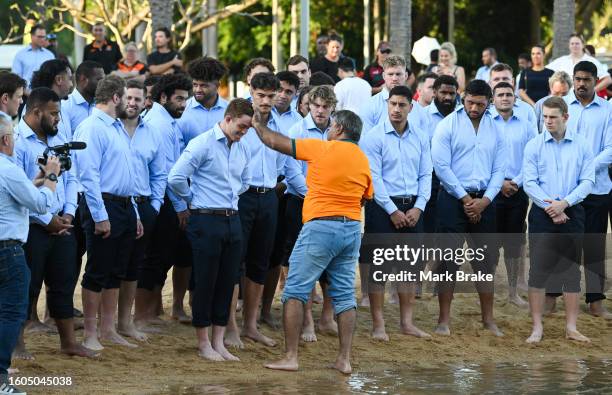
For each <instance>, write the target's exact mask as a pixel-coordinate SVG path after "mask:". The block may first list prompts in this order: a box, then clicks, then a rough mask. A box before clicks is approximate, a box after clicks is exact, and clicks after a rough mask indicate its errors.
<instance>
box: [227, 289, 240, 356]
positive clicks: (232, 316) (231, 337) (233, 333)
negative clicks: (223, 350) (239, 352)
mask: <svg viewBox="0 0 612 395" xmlns="http://www.w3.org/2000/svg"><path fill="white" fill-rule="evenodd" d="M237 303H238V284H236V285H234V294H233V295H232V304H231V306H230V311H229V320H228V322H227V328H226V331H225V339H224V342H225V345H226V346H227V347H236V348H243V347H244V344H243V343H242V340H240V331H239V330H238V324H237V323H236V304H237Z"/></svg>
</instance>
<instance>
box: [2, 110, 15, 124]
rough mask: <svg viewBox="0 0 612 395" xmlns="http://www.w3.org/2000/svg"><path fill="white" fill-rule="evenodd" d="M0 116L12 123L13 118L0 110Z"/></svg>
mask: <svg viewBox="0 0 612 395" xmlns="http://www.w3.org/2000/svg"><path fill="white" fill-rule="evenodd" d="M0 118H3V119H5V120H7V121H9V122H10V123H11V124H12V123H13V118H11V116H10V115H8V114H7V113H5V112H4V111H0Z"/></svg>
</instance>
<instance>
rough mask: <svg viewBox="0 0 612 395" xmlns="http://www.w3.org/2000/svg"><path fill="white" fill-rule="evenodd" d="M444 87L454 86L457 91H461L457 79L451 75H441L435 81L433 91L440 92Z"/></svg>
mask: <svg viewBox="0 0 612 395" xmlns="http://www.w3.org/2000/svg"><path fill="white" fill-rule="evenodd" d="M442 85H450V86H454V87H455V88H456V89H459V83H458V82H457V80H456V79H455V77H453V76H451V75H441V76H439V77H438V78H436V80H435V81H434V84H433V89H434V90H436V91H437V90H438V89H440V87H441V86H442Z"/></svg>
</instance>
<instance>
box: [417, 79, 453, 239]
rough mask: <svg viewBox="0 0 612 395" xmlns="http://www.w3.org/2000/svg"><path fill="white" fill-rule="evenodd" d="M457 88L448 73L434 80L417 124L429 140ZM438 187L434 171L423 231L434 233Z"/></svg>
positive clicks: (445, 113)
mask: <svg viewBox="0 0 612 395" xmlns="http://www.w3.org/2000/svg"><path fill="white" fill-rule="evenodd" d="M457 89H459V84H458V83H457V80H456V79H455V77H452V76H450V75H441V76H439V77H438V78H436V80H435V81H434V84H433V96H434V97H433V102H432V103H431V104H430V105H428V106H427V107H425V110H424V112H425V115H424V116H423V117H422V118H421V119H420V121H421V124H420V125H419V127H420V129H421V130H423V131H424V132H425V133H427V137H428V138H429V141H431V139H432V138H433V135H434V131H435V130H436V127H437V126H438V123H440V121H441V120H443V119H444V118H445V117H446V116H447V115H449V114H450V113H452V112H453V110H454V109H455V105H456V103H457ZM439 188H440V180H439V179H438V177H437V176H436V173H435V172H434V173H433V174H432V176H431V197H430V199H429V201H428V202H427V205H426V206H425V212H424V213H423V222H424V226H425V233H434V232H435V231H436V218H437V210H436V202H437V200H438V190H439Z"/></svg>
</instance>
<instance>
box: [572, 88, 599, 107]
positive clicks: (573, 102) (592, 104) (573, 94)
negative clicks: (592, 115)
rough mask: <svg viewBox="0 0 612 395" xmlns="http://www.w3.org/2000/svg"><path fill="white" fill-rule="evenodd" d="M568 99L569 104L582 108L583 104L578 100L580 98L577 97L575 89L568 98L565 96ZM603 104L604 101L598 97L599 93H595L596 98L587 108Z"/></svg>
mask: <svg viewBox="0 0 612 395" xmlns="http://www.w3.org/2000/svg"><path fill="white" fill-rule="evenodd" d="M565 97H566V98H567V102H568V103H569V104H576V103H577V104H579V105H581V106H582V104H581V103H580V100H578V98H577V97H576V93H575V92H574V90H573V89H571V90H570V91H569V92H568V94H567V96H565ZM602 102H605V100H604V99H602V98H601V97H599V96H598V95H597V92H595V97H594V98H593V101H591V102H590V103H589V104H587V105H586V107H590V106H601V105H602Z"/></svg>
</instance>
